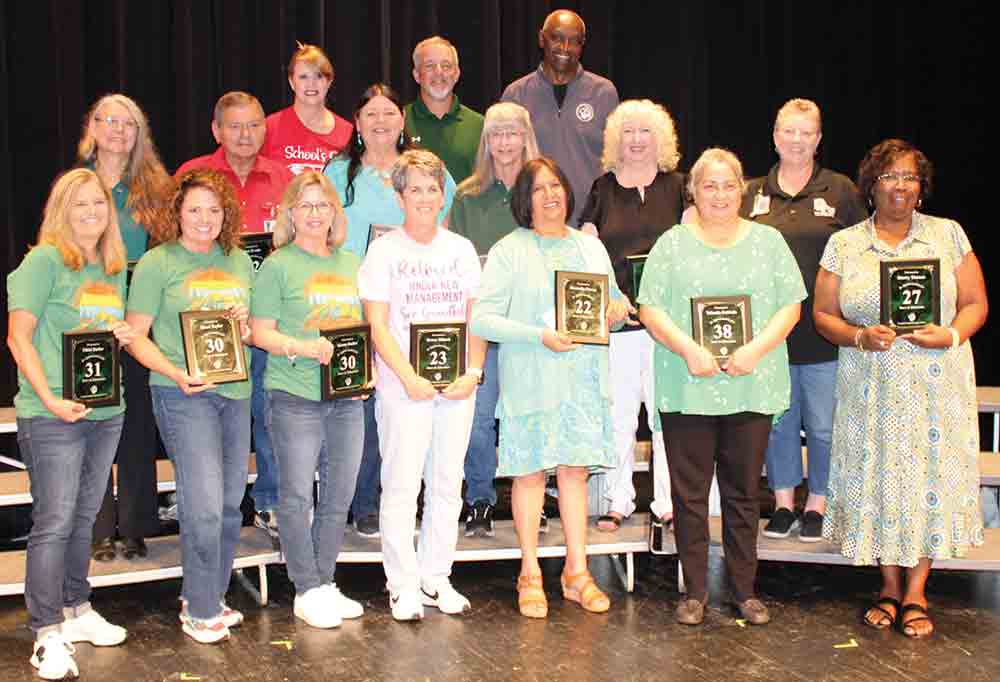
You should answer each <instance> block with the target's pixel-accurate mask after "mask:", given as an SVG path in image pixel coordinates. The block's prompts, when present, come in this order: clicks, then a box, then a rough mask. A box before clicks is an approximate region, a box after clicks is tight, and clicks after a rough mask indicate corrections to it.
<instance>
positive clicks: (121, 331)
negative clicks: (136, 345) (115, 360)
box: [108, 321, 135, 346]
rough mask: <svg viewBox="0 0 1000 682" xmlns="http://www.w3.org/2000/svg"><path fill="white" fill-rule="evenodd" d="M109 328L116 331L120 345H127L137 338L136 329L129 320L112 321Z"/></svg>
mask: <svg viewBox="0 0 1000 682" xmlns="http://www.w3.org/2000/svg"><path fill="white" fill-rule="evenodd" d="M108 329H109V330H111V331H112V332H114V335H115V338H116V339H118V345H120V346H127V345H129V344H130V343H132V342H133V341H134V340H135V330H134V329H132V326H131V325H130V324H129V323H128V322H120V321H119V322H112V323H111V325H110V326H109V327H108Z"/></svg>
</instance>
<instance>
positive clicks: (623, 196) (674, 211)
mask: <svg viewBox="0 0 1000 682" xmlns="http://www.w3.org/2000/svg"><path fill="white" fill-rule="evenodd" d="M679 160H680V153H679V152H678V150H677V133H676V131H675V129H674V122H673V119H671V118H670V114H669V113H667V110H666V109H664V108H663V107H662V106H660V105H659V104H654V103H653V102H651V101H649V100H648V99H644V100H628V101H626V102H622V103H621V104H620V105H619V106H618V108H616V109H615V110H614V111H613V112H612V113H611V115H610V116H609V117H608V121H607V124H606V125H605V127H604V155H603V157H602V159H601V164H602V165H603V167H604V169H605V170H606V171H607V172H606V173H605V174H604V175H602V176H601V177H599V178H597V180H595V181H594V185H593V187H591V190H590V195H589V196H588V197H587V203H586V205H585V206H584V209H583V212H582V213H581V215H580V224H581V226H582V229H583V230H584V231H594V233H595V234H596V235H597V236H598V237H599V238H600V239H601V241H602V242H604V246H605V248H607V250H608V255H610V256H611V264H612V265H613V266H614V269H615V276H616V277H617V279H618V287H619V288H620V289H621V290H622V291H623V292H625V293H626V295H627V296H629V297H630V299H631V300H632V302H633V303H634V302H635V296H636V294H638V291H635V290H634V289H635V287H634V285H633V283H632V268H631V266H630V264H629V260H628V257H629V256H635V255H645V254H647V253H649V250H650V249H651V248H652V247H653V244H655V243H656V240H657V239H658V238H659V237H660V235H662V234H663V233H664V232H666V231H667V230H668V229H670V228H671V227H672V226H673V225H675V224H676V223H678V222H680V217H681V212H682V211H683V210H684V200H683V191H684V190H683V188H684V176H683V175H682V174H681V173H679V172H677V171H676V170H675V169H676V168H677V162H678V161H679ZM652 352H653V341H652V339H651V338H650V336H649V334H648V333H646V330H645V329H644V328H643V327H642V326H641V325H640V324H639V322H638V321H635V320H630V321H629V322H628V323H627V324H626V325H625V326H624V327H622V329H621V330H620V331H618V332H614V333H612V335H611V346H610V366H611V378H612V391H613V396H614V399H613V408H612V409H613V417H614V431H615V451H616V453H617V456H618V457H617V459H618V467H617V468H616V469H614V470H612V471H609V472H608V473H607V474H606V478H605V481H604V484H603V486H602V496H603V498H604V500H602V502H604V505H605V506H604V507H603V508H607V509H608V512H607V513H606V514H604V515H602V516H601V517H600V518H599V519H598V521H597V527H598V528H599V529H600V530H603V531H608V532H611V531H615V530H617V529H618V527H619V526H620V525H621V522H622V520H623V519H624V518H626V517H628V516H629V515H630V514H631V513H632V512H633V511H635V488H634V487H633V486H632V465H633V452H634V451H635V431H636V421H637V418H638V415H639V406H640V405H641V404H642V403H646V411H647V413H649V414H651V415H655V414H656V410H655V409H651V408H652V407H653V371H652V367H653V366H652ZM654 421H655V420H653V419H650V421H649V427H650V431H652V432H653V498H654V499H653V502H652V504H651V505H650V508H651V510H652V512H653V519H654V522H661V523H664V524H665V525H669V524H670V522H671V520H672V518H673V504H672V503H671V501H670V478H669V475H668V472H667V461H666V455H665V452H664V447H663V435H662V433H659V432H657V431H656V430H655V425H654V423H653V422H654Z"/></svg>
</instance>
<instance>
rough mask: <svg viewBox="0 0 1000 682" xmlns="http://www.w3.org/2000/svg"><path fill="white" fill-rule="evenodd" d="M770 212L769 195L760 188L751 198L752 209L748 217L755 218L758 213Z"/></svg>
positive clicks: (765, 213)
mask: <svg viewBox="0 0 1000 682" xmlns="http://www.w3.org/2000/svg"><path fill="white" fill-rule="evenodd" d="M770 212H771V197H770V196H768V195H765V194H764V190H763V189H761V190H760V191H758V192H757V195H756V196H754V198H753V210H752V211H750V217H751V218H755V217H757V216H759V215H767V214H768V213H770Z"/></svg>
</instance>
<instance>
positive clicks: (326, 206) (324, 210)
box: [293, 201, 333, 215]
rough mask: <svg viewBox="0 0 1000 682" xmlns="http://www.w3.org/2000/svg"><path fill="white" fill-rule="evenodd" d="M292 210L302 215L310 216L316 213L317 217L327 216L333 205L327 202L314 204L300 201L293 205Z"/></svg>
mask: <svg viewBox="0 0 1000 682" xmlns="http://www.w3.org/2000/svg"><path fill="white" fill-rule="evenodd" d="M293 208H294V209H295V210H296V211H298V212H299V213H302V214H303V215H312V213H313V212H316V213H318V214H319V215H329V214H330V211H332V210H333V204H331V203H330V202H329V201H317V202H315V203H310V202H308V201H302V202H300V203H298V204H295V206H294V207H293Z"/></svg>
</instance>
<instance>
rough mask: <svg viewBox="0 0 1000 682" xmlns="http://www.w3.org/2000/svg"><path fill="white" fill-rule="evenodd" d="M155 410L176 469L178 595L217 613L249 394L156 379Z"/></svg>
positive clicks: (229, 559) (242, 484) (233, 535)
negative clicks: (186, 387) (242, 396)
mask: <svg viewBox="0 0 1000 682" xmlns="http://www.w3.org/2000/svg"><path fill="white" fill-rule="evenodd" d="M152 393H153V414H154V415H155V416H156V424H157V426H158V427H159V428H160V436H161V437H162V438H163V445H164V446H165V447H166V450H167V456H168V457H169V458H170V461H171V462H173V465H174V472H175V473H176V476H177V514H178V516H177V518H178V520H179V521H180V527H181V565H182V567H183V569H184V582H183V585H182V587H181V597H183V598H184V599H186V600H187V602H188V613H190V614H191V616H193V617H194V618H199V619H203V620H204V619H208V618H214V617H215V616H217V615H219V612H220V603H221V602H222V600H223V598H224V597H225V594H226V590H227V589H228V587H229V577H230V574H231V573H232V571H233V559H234V558H235V556H236V545H237V543H239V540H240V527H241V526H242V525H243V513H242V512H241V511H240V502H241V501H242V500H243V493H244V491H245V490H246V486H247V466H248V463H249V460H250V400H231V399H229V398H224V397H222V396H221V395H219V394H218V393H215V392H214V391H206V392H205V393H197V394H195V395H190V396H187V395H184V393H183V392H181V390H180V389H179V388H173V387H167V386H153V387H152Z"/></svg>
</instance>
